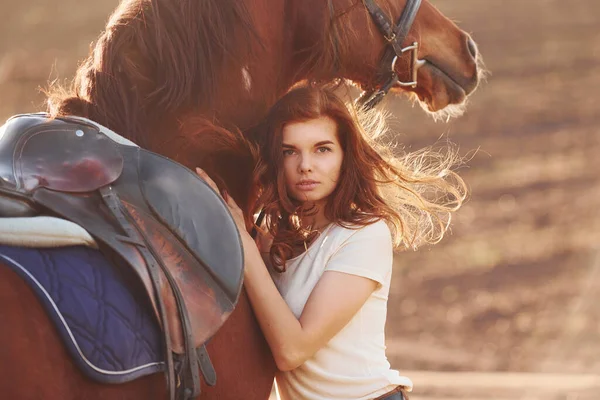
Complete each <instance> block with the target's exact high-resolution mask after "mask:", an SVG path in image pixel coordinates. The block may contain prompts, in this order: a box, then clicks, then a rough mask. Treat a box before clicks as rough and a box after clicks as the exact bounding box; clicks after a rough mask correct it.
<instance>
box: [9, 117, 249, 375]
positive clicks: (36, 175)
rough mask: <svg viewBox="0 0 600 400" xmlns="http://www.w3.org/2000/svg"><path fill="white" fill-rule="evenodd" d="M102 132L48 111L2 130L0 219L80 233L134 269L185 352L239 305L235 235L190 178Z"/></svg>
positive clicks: (225, 214)
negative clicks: (52, 224) (63, 225)
mask: <svg viewBox="0 0 600 400" xmlns="http://www.w3.org/2000/svg"><path fill="white" fill-rule="evenodd" d="M103 128H104V127H102V126H100V125H98V124H95V123H93V122H92V121H89V120H85V119H81V118H76V117H74V118H70V117H64V118H56V119H50V118H49V117H48V116H46V115H45V114H26V115H18V116H15V117H12V118H11V119H9V120H8V121H7V122H6V124H5V125H4V126H2V127H1V128H0V218H1V217H21V216H32V215H52V216H58V217H61V218H64V219H67V220H70V221H72V222H74V223H76V224H78V225H80V226H81V227H83V228H84V229H85V230H87V231H88V232H89V233H90V234H91V235H92V237H93V238H94V239H95V240H96V242H97V243H98V244H99V246H100V249H101V250H102V249H104V250H107V251H111V252H114V253H116V254H118V255H119V256H120V257H122V259H123V260H125V261H126V262H127V265H129V266H130V267H131V268H132V269H133V270H134V271H135V273H136V275H137V276H138V277H139V279H140V280H141V282H142V283H143V285H144V287H145V289H146V292H147V295H148V297H149V298H150V300H151V302H152V305H153V307H154V310H155V313H156V315H157V316H158V319H159V321H160V322H161V325H162V327H163V331H164V332H165V335H166V337H167V342H168V343H167V347H168V349H169V350H172V351H173V352H175V353H178V354H184V353H185V354H188V355H189V353H190V346H192V345H193V347H194V348H197V347H200V346H202V345H203V344H204V343H205V342H206V341H207V340H208V339H209V338H210V337H211V336H212V335H213V334H214V333H215V332H216V330H217V329H218V328H219V327H221V326H222V324H223V323H224V322H225V320H226V319H227V317H228V316H229V314H230V313H231V311H232V310H233V308H234V306H235V304H236V302H237V300H238V296H239V293H240V290H241V285H242V277H243V251H242V245H241V240H240V236H239V232H238V231H237V228H236V225H235V222H234V221H233V218H232V216H231V214H230V212H229V209H228V207H227V206H226V204H225V203H224V202H223V200H222V198H221V197H220V196H219V195H218V194H217V193H215V192H214V190H213V189H212V188H211V187H210V186H208V185H207V184H206V182H204V181H203V180H202V179H200V178H199V177H198V176H197V175H196V174H195V173H193V172H192V171H190V170H189V169H187V168H185V167H183V166H181V165H180V164H177V163H175V162H174V161H172V160H169V159H167V158H165V157H163V156H160V155H158V154H155V153H152V152H150V151H147V150H144V149H141V148H140V147H137V146H135V145H132V144H131V143H130V142H129V143H126V142H123V141H121V143H119V142H117V141H115V140H113V139H112V138H110V137H109V136H110V135H108V134H107V130H106V128H104V129H103ZM109 132H111V131H109ZM111 133H112V132H111ZM113 134H114V133H113ZM165 325H166V326H165ZM171 383H172V382H171Z"/></svg>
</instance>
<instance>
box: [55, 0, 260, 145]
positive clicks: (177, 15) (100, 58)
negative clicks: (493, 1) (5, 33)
mask: <svg viewBox="0 0 600 400" xmlns="http://www.w3.org/2000/svg"><path fill="white" fill-rule="evenodd" d="M249 35H250V36H251V37H252V36H254V37H255V38H256V40H257V43H260V41H259V40H258V35H257V34H256V32H255V30H254V28H253V21H252V19H251V15H250V13H249V11H248V9H247V7H246V5H245V2H244V1H240V0H179V1H172V0H124V1H123V2H122V3H121V4H120V5H119V7H118V8H117V9H116V10H115V11H114V13H113V14H112V16H111V18H110V20H109V22H108V24H107V26H106V29H105V31H104V32H103V33H102V34H101V36H100V37H99V39H98V41H97V43H96V45H95V47H94V48H93V50H92V51H91V53H90V55H89V56H88V58H87V59H86V60H85V61H84V62H83V64H82V65H81V66H80V67H79V68H78V70H77V72H76V75H75V78H74V80H73V82H72V84H71V86H70V87H69V88H65V87H62V86H60V85H53V86H52V87H51V88H50V89H49V90H48V111H49V113H50V114H51V115H53V116H60V115H69V114H70V115H80V116H83V117H87V118H90V119H92V120H94V121H96V122H98V123H100V124H103V125H105V126H107V127H109V128H111V129H113V130H115V131H116V132H119V133H120V134H122V135H124V136H127V137H128V138H130V139H132V140H134V141H135V142H137V143H139V144H140V145H144V144H145V140H144V136H145V135H147V134H148V132H146V131H147V127H148V126H152V125H151V124H153V123H156V122H157V119H158V120H160V118H161V117H164V116H165V115H169V114H174V113H175V112H181V111H182V110H185V111H190V110H194V109H197V108H198V107H202V106H204V107H206V108H207V109H209V107H208V106H209V105H211V104H212V103H211V102H212V101H213V99H214V97H215V93H216V91H217V89H218V88H217V86H218V85H219V84H220V83H221V82H222V74H224V73H225V72H224V71H222V66H223V65H224V64H225V62H226V61H227V63H229V65H232V64H233V65H234V66H236V65H237V64H239V68H242V67H243V65H244V64H245V63H246V62H248V59H249V58H250V57H251V55H252V49H251V48H250V47H249V46H248V37H249ZM236 63H237V64H236ZM238 70H239V69H238Z"/></svg>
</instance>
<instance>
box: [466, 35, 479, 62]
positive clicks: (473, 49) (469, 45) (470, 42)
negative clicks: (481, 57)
mask: <svg viewBox="0 0 600 400" xmlns="http://www.w3.org/2000/svg"><path fill="white" fill-rule="evenodd" d="M467 48H468V49H469V53H471V57H473V58H477V45H476V44H475V42H474V41H473V39H471V38H470V37H469V38H467Z"/></svg>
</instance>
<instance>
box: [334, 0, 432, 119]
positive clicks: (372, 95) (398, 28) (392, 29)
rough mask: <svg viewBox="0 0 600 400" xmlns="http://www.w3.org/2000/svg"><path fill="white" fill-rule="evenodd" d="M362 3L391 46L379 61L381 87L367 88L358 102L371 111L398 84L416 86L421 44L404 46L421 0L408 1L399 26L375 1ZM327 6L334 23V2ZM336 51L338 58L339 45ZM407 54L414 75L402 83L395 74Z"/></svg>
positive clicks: (364, 0) (365, 0)
mask: <svg viewBox="0 0 600 400" xmlns="http://www.w3.org/2000/svg"><path fill="white" fill-rule="evenodd" d="M362 2H363V4H364V5H365V7H366V8H367V10H368V11H369V15H371V19H372V20H373V22H374V23H375V25H377V28H378V29H379V31H380V32H381V34H382V35H383V37H384V38H385V40H386V42H387V43H388V44H387V45H386V48H385V51H384V53H383V56H382V57H381V61H380V67H379V73H378V79H377V80H378V81H380V82H381V84H379V85H375V86H373V87H371V88H368V89H367V90H366V91H365V93H363V94H362V96H360V98H359V99H358V104H359V105H360V106H361V107H364V108H367V109H369V108H373V107H375V106H376V105H377V104H379V102H381V100H383V98H384V97H385V95H386V94H387V93H388V92H389V91H390V89H391V88H392V87H394V86H395V85H398V86H402V87H412V88H415V87H417V69H418V67H419V64H418V58H417V53H418V50H419V44H418V42H413V43H412V44H411V45H410V46H407V47H402V44H403V43H404V41H405V40H406V37H407V36H408V32H409V31H410V28H411V26H412V24H413V22H414V20H415V17H416V15H417V12H418V11H419V7H420V6H421V0H406V5H405V6H404V10H402V15H400V18H399V19H398V22H397V23H396V25H392V23H391V21H390V20H389V19H388V17H387V16H386V15H385V13H384V12H383V10H382V9H381V8H380V7H379V6H378V5H377V3H375V1H374V0H362ZM328 5H329V12H330V15H331V18H332V20H333V18H334V11H333V2H332V0H329V1H328ZM335 34H336V31H335V25H334V35H335ZM336 36H337V35H336ZM336 43H337V41H336ZM334 50H335V52H336V55H337V45H336V48H335V49H334ZM404 53H409V54H410V71H411V76H410V81H409V82H402V81H401V80H400V79H399V78H398V74H397V73H396V63H397V62H398V59H400V58H402V57H403V56H404Z"/></svg>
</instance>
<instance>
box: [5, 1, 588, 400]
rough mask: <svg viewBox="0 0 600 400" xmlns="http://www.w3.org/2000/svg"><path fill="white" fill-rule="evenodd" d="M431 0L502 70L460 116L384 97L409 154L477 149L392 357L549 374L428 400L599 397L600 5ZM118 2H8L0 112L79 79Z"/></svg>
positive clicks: (429, 252) (436, 378) (431, 390)
mask: <svg viewBox="0 0 600 400" xmlns="http://www.w3.org/2000/svg"><path fill="white" fill-rule="evenodd" d="M433 2H434V4H436V5H437V6H438V7H439V8H440V9H441V10H442V11H443V12H444V13H445V14H446V15H449V16H451V17H453V18H455V19H456V20H457V22H458V23H459V24H460V26H461V27H462V28H464V29H466V30H467V31H469V32H472V34H473V37H474V38H475V40H476V41H477V42H478V44H479V46H480V51H481V53H482V54H483V55H484V59H485V61H486V65H487V67H488V68H489V69H490V70H491V73H492V74H491V76H490V77H489V78H488V82H486V83H484V84H483V85H482V86H481V88H480V89H479V90H478V92H477V93H476V94H475V95H474V96H473V98H472V99H471V103H470V106H469V108H468V110H467V113H466V114H465V115H464V116H463V117H461V118H459V119H456V120H454V121H451V122H449V123H442V122H438V123H435V122H433V121H432V120H431V118H429V117H428V116H427V115H426V114H424V113H423V112H422V111H421V110H420V109H418V108H413V107H411V106H410V104H409V103H408V102H406V101H405V100H404V99H402V98H399V99H397V100H394V101H391V102H389V103H388V105H389V107H390V108H391V109H392V110H393V111H394V114H395V115H396V119H395V123H394V126H395V127H396V128H397V129H398V130H399V131H400V132H401V135H400V136H399V138H400V140H401V142H402V143H404V144H405V146H406V147H407V148H408V149H411V148H412V149H416V148H420V147H422V146H425V145H430V144H433V143H435V141H436V140H437V139H438V138H439V137H440V136H443V138H444V139H446V138H449V139H450V140H451V141H453V142H455V143H457V144H458V145H459V146H460V149H461V152H462V153H463V154H469V153H472V152H473V151H474V150H477V152H476V154H475V155H474V157H473V158H472V160H471V161H470V163H469V167H468V168H465V169H463V170H462V173H463V176H464V178H465V179H466V181H467V182H468V184H469V186H470V188H471V198H470V200H469V202H468V203H467V204H466V205H465V207H464V208H463V209H462V210H461V211H460V212H459V213H458V214H457V215H456V217H455V219H454V224H453V229H452V234H451V235H450V236H448V237H447V238H446V239H445V240H444V241H443V242H442V243H440V244H439V245H437V246H434V247H431V248H424V249H421V250H419V251H418V252H407V253H402V254H399V255H398V257H397V264H398V268H397V270H396V274H395V282H394V284H393V293H392V297H391V300H390V305H389V308H390V311H389V326H388V348H389V354H390V358H391V361H392V364H393V365H394V366H395V367H396V368H398V369H401V370H432V371H481V372H491V371H504V372H506V371H511V372H522V373H547V374H553V375H475V376H472V375H459V376H458V377H455V378H452V376H451V377H450V378H447V375H427V374H425V375H424V374H423V373H416V372H415V375H414V376H415V383H416V389H415V390H416V392H415V396H414V397H413V399H417V400H418V399H423V400H424V399H429V400H433V399H442V398H448V397H447V396H450V398H462V399H483V398H486V399H492V398H494V399H509V398H510V399H515V398H517V399H538V398H540V399H542V398H543V399H597V398H599V395H598V394H597V393H598V389H597V387H598V381H597V379H596V378H595V374H600V341H599V340H598V338H599V337H600V291H599V290H598V289H599V287H600V214H599V213H598V212H597V208H598V206H599V205H600V175H599V171H600V156H598V154H600V134H599V133H600V132H599V131H600V128H599V126H600V114H599V113H598V112H597V107H598V106H597V103H598V101H599V100H600V95H599V94H598V89H600V17H599V16H598V15H599V14H600V5H599V4H600V3H598V2H596V1H595V0H575V1H570V2H565V1H562V0H533V1H521V0H485V1H484V0H434V1H433ZM116 3H117V1H116V0H110V1H108V0H104V1H100V2H97V1H91V0H79V1H75V0H60V1H47V0H45V1H42V0H27V1H21V2H14V1H7V0H4V1H0V14H1V15H3V16H5V18H4V21H3V24H1V25H0V118H1V119H4V118H5V117H8V116H10V115H12V114H15V113H22V112H29V111H37V110H40V109H41V108H42V107H41V102H42V100H43V97H42V96H41V95H40V94H39V93H38V92H37V88H38V87H39V86H40V85H44V84H45V82H46V81H47V79H48V78H55V77H56V76H57V75H58V76H59V77H61V78H68V77H70V76H71V75H72V73H73V72H74V69H75V67H76V65H77V61H78V60H80V59H81V58H82V57H83V56H84V55H85V54H86V53H87V50H88V46H89V43H90V42H91V41H92V40H93V39H94V38H95V36H96V35H97V34H98V32H99V31H100V29H101V28H102V26H103V24H104V22H105V20H106V19H107V17H108V14H109V11H110V10H111V9H112V8H113V7H114V6H115V5H116ZM419 374H421V375H419ZM556 374H568V375H556ZM444 377H446V378H444ZM494 377H495V378H494ZM444 379H446V380H444ZM461 379H462V380H461ZM520 379H521V380H520ZM444 382H445V384H444ZM452 382H461V384H454V385H453V384H452ZM469 382H471V383H470V384H469ZM486 382H487V385H486ZM519 382H521V383H522V384H521V385H519ZM565 382H566V383H565ZM581 382H583V383H582V384H581V385H579V383H581ZM594 382H595V383H594ZM594 387H596V389H593V388H594Z"/></svg>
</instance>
